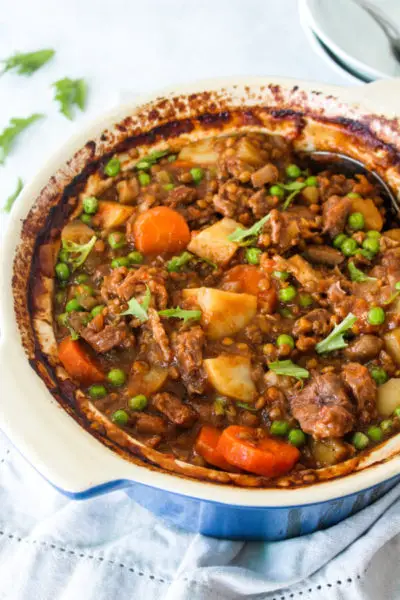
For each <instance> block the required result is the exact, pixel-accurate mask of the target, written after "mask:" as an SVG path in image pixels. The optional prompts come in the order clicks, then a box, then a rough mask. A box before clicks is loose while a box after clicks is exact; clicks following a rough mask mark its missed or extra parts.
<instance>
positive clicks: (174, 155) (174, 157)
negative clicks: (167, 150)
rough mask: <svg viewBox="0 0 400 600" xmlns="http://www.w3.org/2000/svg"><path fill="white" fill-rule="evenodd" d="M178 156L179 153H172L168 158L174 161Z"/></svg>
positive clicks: (169, 160)
mask: <svg viewBox="0 0 400 600" xmlns="http://www.w3.org/2000/svg"><path fill="white" fill-rule="evenodd" d="M177 158H178V155H177V154H170V155H169V156H168V158H167V161H168V162H174V161H175V160H176V159H177Z"/></svg>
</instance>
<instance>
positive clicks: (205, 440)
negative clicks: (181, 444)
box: [194, 425, 232, 471]
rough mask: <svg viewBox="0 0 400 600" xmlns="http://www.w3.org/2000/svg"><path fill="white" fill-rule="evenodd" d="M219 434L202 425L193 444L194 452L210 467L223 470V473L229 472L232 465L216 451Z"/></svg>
mask: <svg viewBox="0 0 400 600" xmlns="http://www.w3.org/2000/svg"><path fill="white" fill-rule="evenodd" d="M220 437H221V432H220V431H219V430H218V429H217V428H216V427H212V426H211V425H203V427H202V428H201V430H200V433H199V435H198V437H197V440H196V443H195V446H194V448H195V450H196V452H197V454H200V456H202V457H203V458H204V460H206V461H207V462H208V463H210V465H214V466H215V467H219V468H220V469H224V471H231V470H232V465H230V464H229V463H228V462H227V461H226V460H225V458H224V457H223V456H222V454H221V453H220V452H218V450H217V445H218V442H219V438H220Z"/></svg>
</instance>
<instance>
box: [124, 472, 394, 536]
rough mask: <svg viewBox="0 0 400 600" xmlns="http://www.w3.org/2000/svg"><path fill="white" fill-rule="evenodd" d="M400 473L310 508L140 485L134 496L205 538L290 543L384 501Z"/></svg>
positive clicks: (133, 488) (134, 487)
mask: <svg viewBox="0 0 400 600" xmlns="http://www.w3.org/2000/svg"><path fill="white" fill-rule="evenodd" d="M399 482H400V475H399V476H397V477H394V478H392V479H390V480H389V481H385V482H383V483H380V484H378V485H376V486H373V487H371V488H369V489H367V490H363V491H361V492H358V493H355V494H351V495H349V496H344V497H343V498H338V499H335V500H329V501H327V502H320V503H317V504H309V505H306V506H283V507H281V508H271V507H268V506H266V507H257V508H252V507H240V506H231V505H226V504H220V503H217V502H210V501H208V502H207V501H201V500H197V499H196V498H189V497H186V496H182V495H179V494H173V493H170V492H166V491H165V490H159V489H156V488H151V487H148V486H144V485H140V484H134V485H132V486H131V487H129V489H128V490H127V493H128V495H129V496H130V497H131V498H132V499H133V500H135V501H136V502H138V503H139V504H140V505H142V506H144V507H145V508H147V509H148V510H150V511H151V512H153V513H154V514H155V515H157V516H159V517H162V518H163V519H164V520H165V521H166V522H167V523H169V524H171V525H174V526H176V527H180V528H182V529H185V530H186V531H191V532H200V533H202V534H204V535H208V536H212V537H217V538H225V539H241V540H270V541H273V540H284V539H288V538H292V537H296V536H299V535H304V534H307V533H312V532H314V531H317V530H319V529H326V528H327V527H330V526H332V525H336V524H337V523H339V522H340V521H343V519H346V518H347V517H350V516H351V515H353V514H355V513H357V512H358V511H360V510H361V509H363V508H365V507H366V506H368V505H370V504H372V503H373V502H375V501H376V500H378V499H379V498H381V497H382V496H383V495H384V494H385V493H386V492H388V491H389V490H390V489H392V488H393V487H394V486H395V485H396V483H399Z"/></svg>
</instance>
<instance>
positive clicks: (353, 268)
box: [347, 262, 376, 282]
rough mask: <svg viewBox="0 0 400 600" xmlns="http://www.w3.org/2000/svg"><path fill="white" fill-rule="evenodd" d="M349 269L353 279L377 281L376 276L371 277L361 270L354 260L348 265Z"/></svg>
mask: <svg viewBox="0 0 400 600" xmlns="http://www.w3.org/2000/svg"><path fill="white" fill-rule="evenodd" d="M347 269H348V271H349V273H350V279H351V280H352V281H358V282H363V281H376V277H369V276H368V275H366V274H365V273H363V272H362V271H360V269H358V268H357V267H356V265H355V264H354V263H353V262H349V264H348V265H347Z"/></svg>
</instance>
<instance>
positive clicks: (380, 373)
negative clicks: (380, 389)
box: [371, 367, 389, 385]
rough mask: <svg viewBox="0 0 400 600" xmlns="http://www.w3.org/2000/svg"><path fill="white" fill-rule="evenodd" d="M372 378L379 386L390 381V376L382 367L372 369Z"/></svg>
mask: <svg viewBox="0 0 400 600" xmlns="http://www.w3.org/2000/svg"><path fill="white" fill-rule="evenodd" d="M371 377H372V379H374V380H375V383H376V384H377V385H382V384H383V383H386V382H387V380H388V379H389V377H388V374H387V373H386V371H385V369H382V367H372V369H371Z"/></svg>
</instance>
